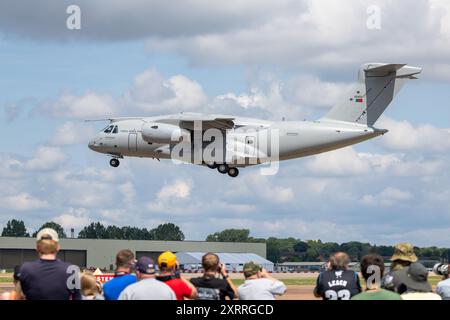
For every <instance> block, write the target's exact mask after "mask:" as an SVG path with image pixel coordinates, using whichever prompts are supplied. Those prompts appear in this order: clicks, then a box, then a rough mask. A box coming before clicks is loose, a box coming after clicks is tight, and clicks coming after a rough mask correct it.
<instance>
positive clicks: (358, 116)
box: [322, 63, 422, 126]
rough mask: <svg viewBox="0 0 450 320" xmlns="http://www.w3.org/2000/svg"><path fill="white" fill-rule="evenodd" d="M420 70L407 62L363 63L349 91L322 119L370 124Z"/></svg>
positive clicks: (371, 124)
mask: <svg viewBox="0 0 450 320" xmlns="http://www.w3.org/2000/svg"><path fill="white" fill-rule="evenodd" d="M421 72H422V68H418V67H412V66H408V65H406V64H388V63H366V64H364V65H362V66H361V68H360V69H359V73H358V83H356V84H355V86H354V87H353V89H352V91H351V92H350V93H349V94H348V95H347V96H345V99H344V100H343V101H341V102H340V103H339V104H337V105H336V106H335V107H333V108H332V109H331V111H330V112H329V113H328V114H327V115H326V116H325V117H324V118H323V119H322V120H332V121H345V122H356V123H359V124H362V125H368V126H373V125H374V123H375V122H376V121H377V120H378V118H379V117H380V116H381V114H382V113H383V112H384V111H385V110H386V108H387V107H388V106H389V104H390V103H391V102H392V100H393V99H394V97H395V95H396V94H397V93H398V92H399V91H400V90H401V88H402V87H403V85H404V84H405V82H406V80H409V79H412V80H414V79H417V77H416V75H418V74H419V73H421Z"/></svg>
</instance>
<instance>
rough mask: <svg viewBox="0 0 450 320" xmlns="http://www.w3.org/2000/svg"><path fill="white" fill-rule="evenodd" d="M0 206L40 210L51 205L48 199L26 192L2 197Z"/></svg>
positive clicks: (22, 209)
mask: <svg viewBox="0 0 450 320" xmlns="http://www.w3.org/2000/svg"><path fill="white" fill-rule="evenodd" d="M0 206H1V207H2V208H4V209H11V210H15V211H31V210H40V209H45V208H47V207H49V203H48V202H47V201H46V200H41V199H39V198H36V197H34V196H32V195H30V194H28V193H26V192H22V193H19V194H16V195H12V196H5V197H2V198H0Z"/></svg>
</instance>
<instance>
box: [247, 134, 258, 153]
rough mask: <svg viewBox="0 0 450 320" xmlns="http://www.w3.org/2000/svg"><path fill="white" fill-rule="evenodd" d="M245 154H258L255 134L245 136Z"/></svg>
mask: <svg viewBox="0 0 450 320" xmlns="http://www.w3.org/2000/svg"><path fill="white" fill-rule="evenodd" d="M245 154H246V155H247V156H249V157H255V156H256V138H255V137H253V136H247V137H245Z"/></svg>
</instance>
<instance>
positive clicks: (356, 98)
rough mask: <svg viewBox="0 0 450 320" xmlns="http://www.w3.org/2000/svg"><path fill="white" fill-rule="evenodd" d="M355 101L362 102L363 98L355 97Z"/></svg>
mask: <svg viewBox="0 0 450 320" xmlns="http://www.w3.org/2000/svg"><path fill="white" fill-rule="evenodd" d="M355 102H357V103H364V99H363V97H355Z"/></svg>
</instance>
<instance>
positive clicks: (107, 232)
mask: <svg viewBox="0 0 450 320" xmlns="http://www.w3.org/2000/svg"><path fill="white" fill-rule="evenodd" d="M43 228H53V229H55V231H56V232H58V235H59V237H60V238H67V235H66V233H65V232H64V228H63V227H62V226H61V225H59V224H58V223H56V222H53V221H51V222H47V223H45V224H43V225H42V226H41V227H40V228H39V229H38V231H39V230H41V229H43ZM38 231H36V232H34V233H33V234H32V235H31V236H32V237H35V236H36V235H37V232H38ZM1 235H2V236H3V237H29V236H30V234H29V233H28V232H27V229H26V226H25V223H24V222H23V221H21V220H15V219H13V220H10V221H8V222H7V223H6V226H5V227H4V228H3V231H2V234H1ZM78 238H80V239H118V240H162V241H183V240H184V239H185V237H184V234H183V232H182V231H181V229H180V227H178V226H177V225H175V224H173V223H165V224H160V225H159V226H157V227H156V228H153V229H147V228H137V227H130V226H125V227H117V226H113V225H110V226H104V225H103V224H102V223H100V222H92V223H91V224H89V225H88V226H85V227H84V228H83V229H81V230H80V232H79V233H78ZM205 240H206V241H210V242H246V243H265V244H266V246H267V259H268V260H270V261H272V262H276V263H280V262H308V261H311V262H312V261H326V260H327V259H328V258H329V256H330V255H331V254H332V253H334V252H337V251H344V252H346V253H348V254H349V256H350V258H351V259H352V260H353V261H360V260H361V258H362V257H363V256H364V255H366V254H369V253H377V254H379V255H381V256H383V257H385V258H386V259H389V257H390V256H392V254H393V252H394V247H393V246H384V245H381V246H379V245H372V244H370V243H362V242H358V241H351V242H345V243H341V244H338V243H335V242H322V241H321V240H300V239H296V238H284V239H280V238H275V237H270V238H267V239H264V238H254V237H251V236H250V230H249V229H226V230H223V231H220V232H215V233H212V234H210V235H208V236H207V237H206V239H205ZM414 251H415V253H416V255H417V256H418V257H419V259H421V260H446V261H448V260H449V258H450V249H449V248H437V247H426V248H419V247H415V248H414Z"/></svg>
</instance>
